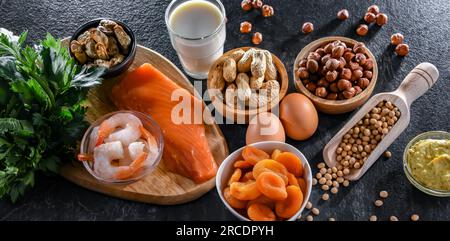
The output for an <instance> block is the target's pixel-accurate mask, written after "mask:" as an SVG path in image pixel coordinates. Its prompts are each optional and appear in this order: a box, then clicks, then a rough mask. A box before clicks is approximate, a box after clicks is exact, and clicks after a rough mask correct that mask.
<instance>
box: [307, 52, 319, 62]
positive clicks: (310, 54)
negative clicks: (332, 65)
mask: <svg viewBox="0 0 450 241" xmlns="http://www.w3.org/2000/svg"><path fill="white" fill-rule="evenodd" d="M320 58H321V56H320V54H318V53H316V52H311V53H309V54H308V57H306V59H314V60H315V61H319V60H320Z"/></svg>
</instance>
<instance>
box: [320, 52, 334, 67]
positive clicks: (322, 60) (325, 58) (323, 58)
mask: <svg viewBox="0 0 450 241" xmlns="http://www.w3.org/2000/svg"><path fill="white" fill-rule="evenodd" d="M330 58H331V55H330V54H326V55H325V56H323V57H322V58H321V59H320V62H321V63H322V64H323V65H325V64H326V63H327V61H328V60H329V59H330Z"/></svg>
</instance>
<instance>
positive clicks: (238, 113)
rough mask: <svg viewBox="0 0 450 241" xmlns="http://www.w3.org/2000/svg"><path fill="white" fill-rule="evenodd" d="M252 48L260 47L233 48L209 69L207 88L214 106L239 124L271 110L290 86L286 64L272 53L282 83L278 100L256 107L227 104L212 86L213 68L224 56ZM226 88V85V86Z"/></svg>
mask: <svg viewBox="0 0 450 241" xmlns="http://www.w3.org/2000/svg"><path fill="white" fill-rule="evenodd" d="M250 48H254V49H258V48H255V47H241V48H236V49H232V50H230V51H228V52H226V53H224V54H223V55H222V56H221V57H220V58H219V59H217V60H216V61H215V62H214V64H213V65H211V68H210V69H209V70H210V71H209V74H208V80H207V88H208V94H209V96H210V98H211V101H212V103H213V105H214V108H215V110H216V112H218V113H220V114H221V115H222V116H224V117H225V118H227V119H228V120H231V121H233V123H237V124H245V123H248V122H249V121H250V119H251V118H252V117H253V116H255V115H256V114H258V113H260V112H270V111H271V110H272V109H273V108H274V107H276V106H277V105H278V103H279V102H280V101H281V100H282V99H283V97H284V96H285V95H286V92H287V90H288V86H289V77H288V75H287V71H286V67H285V66H284V64H283V62H281V60H280V59H279V58H278V57H277V56H275V55H274V54H273V53H272V60H273V62H274V64H275V67H276V69H277V71H278V75H277V80H278V82H279V83H280V94H279V97H278V100H275V101H271V102H269V103H268V104H267V105H265V106H260V107H258V108H255V109H248V108H246V109H245V110H244V109H238V108H235V107H231V106H229V105H227V104H225V103H224V102H223V100H222V98H221V97H219V96H218V92H217V91H214V90H213V89H212V88H211V77H212V72H213V71H212V70H213V69H214V68H216V67H217V66H218V65H219V64H220V63H221V62H222V61H223V59H224V58H226V57H228V56H229V55H230V54H231V53H233V52H235V51H236V50H239V49H242V50H244V51H247V50H248V49H250ZM225 88H226V87H225Z"/></svg>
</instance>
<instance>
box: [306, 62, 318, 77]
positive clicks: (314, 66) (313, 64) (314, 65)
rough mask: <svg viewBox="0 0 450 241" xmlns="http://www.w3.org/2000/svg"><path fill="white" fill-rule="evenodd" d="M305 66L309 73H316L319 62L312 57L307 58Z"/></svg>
mask: <svg viewBox="0 0 450 241" xmlns="http://www.w3.org/2000/svg"><path fill="white" fill-rule="evenodd" d="M306 68H307V69H308V71H309V72H311V73H313V74H314V73H316V72H317V71H318V70H319V64H318V63H317V61H315V60H314V59H308V62H306Z"/></svg>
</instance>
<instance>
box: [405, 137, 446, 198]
mask: <svg viewBox="0 0 450 241" xmlns="http://www.w3.org/2000/svg"><path fill="white" fill-rule="evenodd" d="M407 161H408V165H409V167H410V170H411V174H412V176H413V177H414V178H415V179H416V180H417V181H419V182H420V183H421V184H422V185H424V186H425V187H428V188H431V189H434V190H445V191H447V190H450V140H435V139H425V140H420V141H418V142H417V143H415V144H414V145H413V146H412V147H411V148H410V149H409V150H408V153H407Z"/></svg>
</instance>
